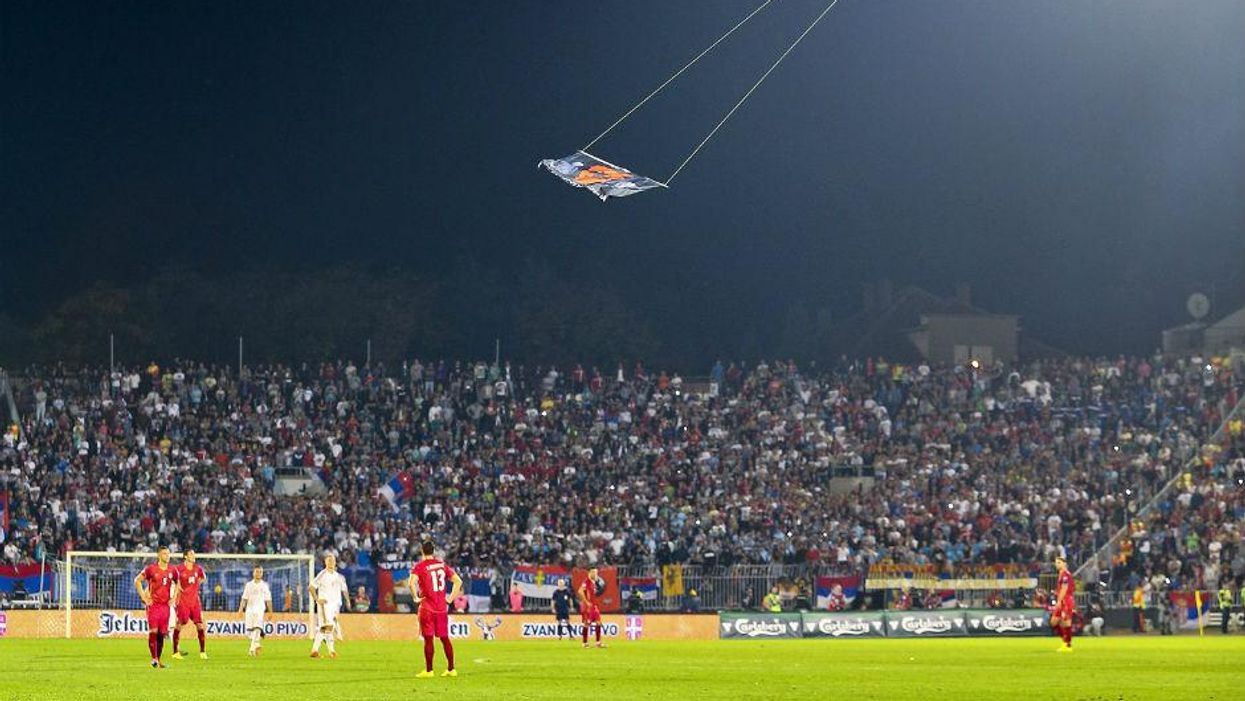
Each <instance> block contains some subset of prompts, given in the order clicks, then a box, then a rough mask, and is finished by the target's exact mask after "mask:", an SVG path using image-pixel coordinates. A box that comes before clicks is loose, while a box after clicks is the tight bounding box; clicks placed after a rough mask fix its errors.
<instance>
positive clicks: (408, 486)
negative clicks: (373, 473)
mask: <svg viewBox="0 0 1245 701" xmlns="http://www.w3.org/2000/svg"><path fill="white" fill-rule="evenodd" d="M379 492H380V495H381V496H382V497H384V498H385V501H387V502H389V506H390V507H392V508H393V509H394V510H395V511H396V510H397V508H398V502H400V501H405V500H407V499H409V498H410V497H411V495H413V494H415V478H414V477H412V476H411V473H409V472H399V473H398V474H396V475H394V476H393V479H391V480H389V481H388V482H386V483H385V484H384V485H382V486H381V488H380V490H379Z"/></svg>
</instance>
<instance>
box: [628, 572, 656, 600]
mask: <svg viewBox="0 0 1245 701" xmlns="http://www.w3.org/2000/svg"><path fill="white" fill-rule="evenodd" d="M618 586H619V589H620V590H621V594H622V598H623V601H627V600H629V599H630V598H631V593H632V592H635V591H638V592H640V598H641V599H643V600H644V601H656V600H657V592H658V591H659V588H658V586H657V578H656V577H623V578H622V579H620V580H619V582H618Z"/></svg>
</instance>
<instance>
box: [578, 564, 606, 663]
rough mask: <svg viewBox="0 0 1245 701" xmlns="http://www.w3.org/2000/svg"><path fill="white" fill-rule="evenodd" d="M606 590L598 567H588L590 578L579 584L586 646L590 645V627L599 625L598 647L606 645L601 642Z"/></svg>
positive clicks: (581, 620)
mask: <svg viewBox="0 0 1245 701" xmlns="http://www.w3.org/2000/svg"><path fill="white" fill-rule="evenodd" d="M604 591H605V581H604V580H602V579H601V578H600V577H598V576H597V568H595V567H592V568H589V569H588V578H587V579H585V580H584V582H583V584H580V585H579V617H580V623H582V624H583V627H584V634H583V635H584V647H588V629H589V628H591V627H592V624H593V623H595V624H596V625H597V647H605V643H603V642H601V599H600V597H601V594H602V593H604Z"/></svg>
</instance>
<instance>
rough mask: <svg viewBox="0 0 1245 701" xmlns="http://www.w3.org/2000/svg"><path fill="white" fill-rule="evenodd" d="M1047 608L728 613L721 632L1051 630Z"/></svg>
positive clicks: (940, 634)
mask: <svg viewBox="0 0 1245 701" xmlns="http://www.w3.org/2000/svg"><path fill="white" fill-rule="evenodd" d="M1049 633H1050V628H1049V614H1048V613H1047V612H1046V611H1045V610H1043V609H933V610H928V611H860V612H844V613H821V612H816V613H723V614H721V615H720V620H719V624H718V637H720V638H723V639H730V638H752V639H755V638H952V637H968V636H979V637H1001V636H1019V635H1048V634H1049Z"/></svg>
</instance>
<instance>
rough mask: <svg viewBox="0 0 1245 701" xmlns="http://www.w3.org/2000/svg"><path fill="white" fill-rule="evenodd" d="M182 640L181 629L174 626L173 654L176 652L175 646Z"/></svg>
mask: <svg viewBox="0 0 1245 701" xmlns="http://www.w3.org/2000/svg"><path fill="white" fill-rule="evenodd" d="M181 642H182V629H181V628H175V629H174V630H173V654H174V655H176V654H177V646H178V645H180V644H181Z"/></svg>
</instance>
